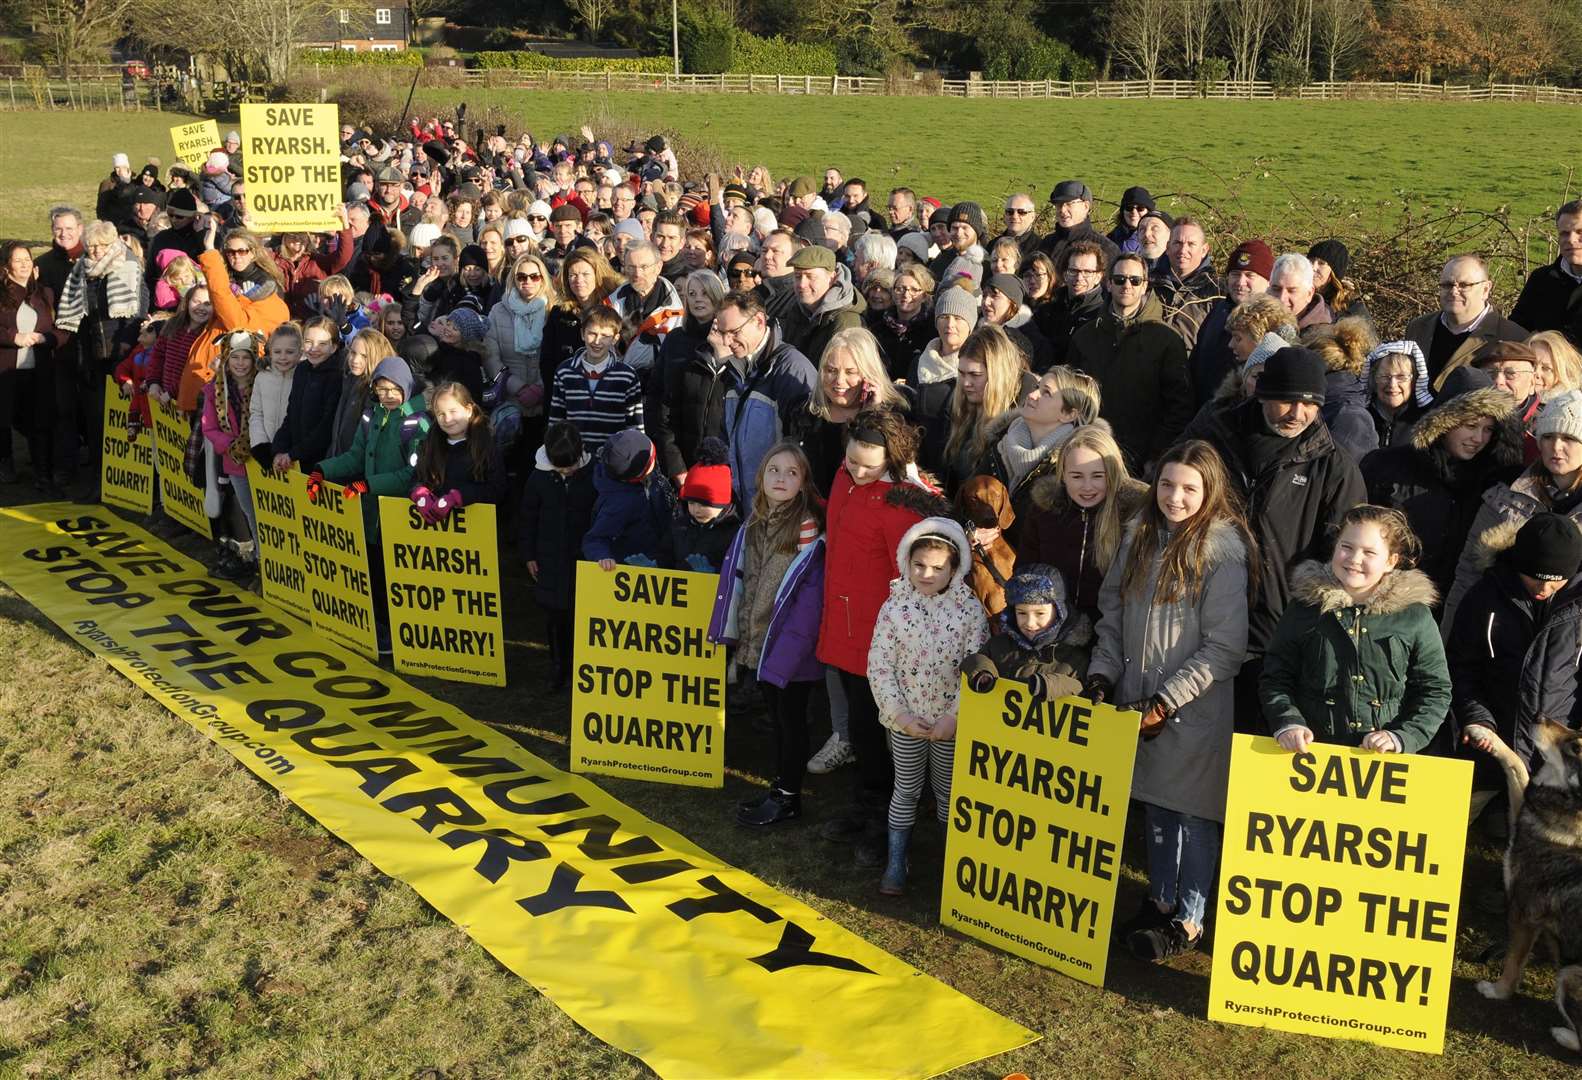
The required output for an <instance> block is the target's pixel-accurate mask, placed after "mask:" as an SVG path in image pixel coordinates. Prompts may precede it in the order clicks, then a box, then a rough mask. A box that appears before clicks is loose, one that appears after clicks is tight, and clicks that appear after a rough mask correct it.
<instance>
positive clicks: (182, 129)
mask: <svg viewBox="0 0 1582 1080" xmlns="http://www.w3.org/2000/svg"><path fill="white" fill-rule="evenodd" d="M170 143H171V145H172V146H174V147H175V148H176V160H178V161H180V162H182V163H183V164H185V165H189V166H191V167H192V168H194V169H201V168H202V167H203V165H204V163H205V162H206V161H208V159H209V151H211V150H218V149H219V148H220V125H219V124H216V123H215V122H214V121H213V120H194V121H193V122H192V123H190V124H177V125H176V126H175V127H173V128H171V129H170Z"/></svg>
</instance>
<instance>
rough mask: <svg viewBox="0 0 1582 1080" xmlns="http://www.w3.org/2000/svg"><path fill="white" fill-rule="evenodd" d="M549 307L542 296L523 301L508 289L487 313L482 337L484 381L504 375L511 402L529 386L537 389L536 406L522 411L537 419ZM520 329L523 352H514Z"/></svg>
mask: <svg viewBox="0 0 1582 1080" xmlns="http://www.w3.org/2000/svg"><path fill="white" fill-rule="evenodd" d="M548 315H549V306H548V304H547V303H546V302H545V299H544V297H543V296H539V297H538V298H537V299H535V300H531V301H529V300H523V299H522V297H521V295H520V294H519V293H518V292H517V291H516V287H515V286H514V285H513V286H510V287H508V288H507V289H506V290H505V295H504V296H503V297H502V298H501V300H500V302H499V303H498V304H496V305H494V307H492V308H490V309H489V321H488V325H487V326H486V328H485V330H484V336H483V372H484V376H485V379H486V380H487V381H493V380H494V379H495V378H496V377H497V376H498V375H499V372H500V371H501V369H504V371H505V392H506V395H507V396H508V397H510V398H513V399H514V398H515V397H516V395H517V394H518V393H519V392H520V391H522V390H525V389H527V388H528V387H530V386H536V387H538V394H539V399H538V404H536V405H533V406H531V407H529V408H527V409H525V410H524V411H525V412H527V413H528V414H529V415H533V416H537V415H539V414H541V413H542V412H543V410H544V399H545V398H546V397H547V396H548V391H549V388H548V387H547V386H545V385H544V376H543V370H542V366H541V365H540V364H539V355H540V352H541V350H542V348H543V343H544V326H545V324H546V322H547V320H548ZM519 329H520V331H521V333H522V338H523V342H522V343H523V344H524V345H525V346H526V347H525V349H521V350H519V349H518V348H517V344H518V342H517V336H518V330H519Z"/></svg>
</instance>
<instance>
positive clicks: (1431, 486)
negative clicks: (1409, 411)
mask: <svg viewBox="0 0 1582 1080" xmlns="http://www.w3.org/2000/svg"><path fill="white" fill-rule="evenodd" d="M1485 416H1492V417H1494V418H1495V426H1494V435H1493V438H1491V439H1490V440H1489V444H1488V445H1487V446H1485V447H1484V448H1483V451H1482V452H1481V453H1479V454H1478V456H1477V457H1475V458H1473V459H1472V460H1471V461H1456V460H1455V459H1453V458H1452V457H1451V456H1450V455H1449V454H1448V453H1446V452H1445V449H1444V448H1443V447H1441V446H1439V445H1437V444H1438V442H1439V440H1440V438H1442V437H1443V436H1444V435H1445V433H1446V432H1448V431H1450V430H1451V429H1452V428H1456V427H1459V426H1461V425H1462V424H1468V423H1473V422H1475V421H1476V420H1478V419H1480V418H1482V417H1485ZM1521 465H1522V431H1521V424H1520V422H1519V421H1518V419H1517V417H1516V413H1515V411H1514V410H1513V409H1512V407H1511V398H1510V395H1508V394H1507V393H1505V391H1503V390H1496V389H1494V388H1493V387H1492V386H1490V387H1485V388H1483V389H1480V390H1473V391H1471V392H1469V393H1466V394H1459V395H1457V396H1456V397H1454V398H1451V399H1450V400H1449V401H1447V402H1446V403H1445V404H1444V405H1442V406H1440V407H1439V408H1437V409H1435V410H1433V411H1432V412H1430V413H1429V414H1428V415H1427V416H1425V417H1423V418H1422V419H1421V420H1419V421H1418V422H1417V425H1416V426H1415V427H1414V428H1413V429H1412V441H1411V443H1410V444H1409V445H1406V446H1395V447H1390V448H1388V449H1383V450H1379V451H1378V452H1377V453H1373V454H1369V455H1368V456H1367V457H1366V458H1364V459H1363V462H1362V479H1363V482H1364V483H1365V484H1367V486H1368V501H1369V502H1371V503H1374V504H1376V505H1379V506H1393V507H1395V509H1397V510H1399V511H1401V512H1402V513H1403V514H1405V515H1406V519H1407V521H1409V522H1411V525H1412V531H1413V532H1415V533H1416V534H1417V538H1418V539H1419V540H1421V541H1422V544H1423V557H1422V559H1421V560H1420V561H1419V563H1418V567H1419V569H1421V570H1422V571H1423V572H1424V573H1426V574H1427V575H1428V576H1429V578H1430V579H1431V580H1432V581H1433V583H1434V588H1435V589H1436V590H1437V591H1438V593H1439V595H1440V596H1444V595H1445V594H1446V593H1447V592H1449V590H1450V588H1451V586H1452V585H1454V584H1455V580H1456V564H1457V562H1458V561H1459V560H1460V558H1461V549H1462V547H1463V546H1464V545H1465V544H1466V542H1467V532H1468V530H1470V529H1471V528H1472V520H1473V518H1475V517H1476V516H1477V513H1478V508H1479V507H1481V506H1482V505H1483V493H1484V492H1485V491H1487V490H1488V488H1489V487H1490V485H1492V484H1503V483H1509V482H1510V481H1512V480H1514V479H1516V477H1517V476H1518V475H1519V474H1520V473H1521Z"/></svg>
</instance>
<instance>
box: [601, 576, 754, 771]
mask: <svg viewBox="0 0 1582 1080" xmlns="http://www.w3.org/2000/svg"><path fill="white" fill-rule="evenodd" d="M718 584H719V577H718V576H717V575H715V574H699V573H695V572H693V571H690V570H654V569H648V568H645V567H641V566H620V567H617V568H616V569H615V570H613V571H611V572H609V573H606V572H605V571H603V570H600V569H599V567H598V564H597V563H588V562H585V563H580V564H578V566H577V627H576V631H575V633H576V638H575V642H576V643H575V646H574V652H573V656H574V658H575V666H576V670H575V672H574V673H573V677H572V683H571V768H572V771H574V772H589V773H604V774H606V775H608V776H623V777H626V778H627V779H629V780H658V781H660V782H661V783H665V784H686V785H689V786H692V787H723V786H724V784H725V650H724V649H720V648H716V647H715V646H714V645H713V644H711V643H710V642H709V640H708V629H709V616H710V615H711V614H712V613H713V610H714V592H715V588H716V586H717V585H718Z"/></svg>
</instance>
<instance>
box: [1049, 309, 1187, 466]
mask: <svg viewBox="0 0 1582 1080" xmlns="http://www.w3.org/2000/svg"><path fill="white" fill-rule="evenodd" d="M1162 316H1163V308H1162V307H1161V306H1160V303H1159V298H1158V297H1156V296H1154V295H1153V294H1151V293H1150V294H1149V296H1148V298H1147V299H1146V300H1145V301H1143V306H1142V309H1141V310H1140V311H1139V312H1138V313H1137V314H1136V315H1135V316H1134V317H1133V318H1131V319H1128V320H1125V321H1122V319H1121V318H1120V316H1118V315H1116V313H1115V310H1114V309H1113V308H1110V307H1106V308H1105V309H1104V311H1103V312H1101V313H1100V315H1099V317H1098V318H1097V319H1095V320H1094V321H1092V322H1090V323H1088V324H1087V325H1086V326H1084V327H1082V329H1080V330H1078V331H1077V332H1076V333H1075V334H1073V335H1072V337H1071V352H1070V355H1069V356H1068V357H1067V362H1068V363H1070V364H1071V366H1072V367H1075V368H1079V369H1081V370H1083V371H1086V372H1087V373H1088V374H1089V375H1092V376H1093V377H1094V378H1095V379H1097V380H1098V382H1099V389H1100V391H1101V392H1102V394H1103V404H1102V405H1101V406H1100V408H1099V415H1101V416H1103V417H1104V419H1106V420H1108V421H1109V422H1110V426H1111V427H1112V428H1113V429H1114V431H1115V441H1116V442H1117V443H1119V444H1120V448H1121V450H1122V451H1124V452H1125V454H1126V457H1127V459H1128V461H1129V462H1130V464H1131V466H1132V471H1133V472H1139V473H1140V472H1141V471H1142V470H1143V468H1144V467H1145V466H1147V465H1148V464H1149V463H1150V462H1152V461H1154V460H1155V459H1156V458H1158V457H1159V455H1160V454H1162V453H1164V452H1165V451H1166V450H1168V449H1169V448H1170V447H1171V445H1173V444H1174V443H1175V441H1176V439H1177V437H1178V436H1180V434H1181V432H1182V430H1183V429H1184V428H1185V427H1186V425H1187V421H1188V420H1190V419H1192V388H1191V386H1190V385H1189V384H1188V382H1187V372H1186V346H1185V344H1183V343H1182V340H1181V336H1180V335H1179V334H1177V333H1176V332H1175V331H1174V330H1171V329H1170V327H1168V326H1166V325H1165V324H1164V323H1163V322H1162V321H1161V319H1162Z"/></svg>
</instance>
